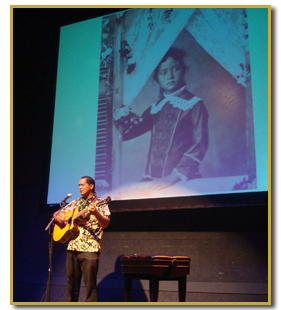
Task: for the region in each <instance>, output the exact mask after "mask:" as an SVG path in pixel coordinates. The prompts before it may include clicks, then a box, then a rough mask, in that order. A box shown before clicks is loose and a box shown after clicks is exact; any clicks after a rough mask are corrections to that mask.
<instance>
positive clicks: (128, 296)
mask: <svg viewBox="0 0 281 310" xmlns="http://www.w3.org/2000/svg"><path fill="white" fill-rule="evenodd" d="M124 280H125V283H124V284H125V301H126V302H127V301H130V299H131V291H132V279H131V278H129V277H127V276H126V275H125V279H124Z"/></svg>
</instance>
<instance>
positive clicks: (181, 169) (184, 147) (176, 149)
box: [114, 48, 208, 191]
mask: <svg viewBox="0 0 281 310" xmlns="http://www.w3.org/2000/svg"><path fill="white" fill-rule="evenodd" d="M184 57H185V51H184V50H182V49H178V48H170V49H169V50H168V52H167V53H166V54H165V56H164V57H163V58H162V60H161V61H160V63H159V65H158V66H157V67H156V69H155V71H154V75H153V78H154V80H155V81H156V82H157V83H158V85H159V86H160V99H159V100H158V101H157V102H155V103H153V104H152V105H151V106H150V107H149V108H147V109H146V110H145V111H144V112H143V114H142V115H141V116H137V115H136V114H135V113H133V112H132V111H131V109H130V108H129V107H126V106H122V107H120V108H119V109H117V110H116V111H115V112H114V120H115V123H116V125H117V126H118V127H119V128H120V130H121V133H122V137H123V141H126V140H130V139H133V138H135V137H137V136H140V135H142V134H144V133H146V132H148V131H150V132H151V140H150V148H149V153H148V160H147V165H146V171H145V175H144V176H143V178H142V179H141V181H150V183H149V186H148V188H147V190H150V191H153V190H160V189H163V188H166V187H168V186H171V185H173V184H175V183H177V182H178V181H180V180H183V181H187V180H190V179H194V178H198V177H200V174H199V165H200V163H201V161H202V159H203V158H204V156H205V154H206V151H207V147H208V112H207V110H206V107H205V105H204V103H203V102H202V100H201V99H200V98H198V97H196V96H194V95H193V94H191V93H190V92H189V91H188V90H187V89H186V82H185V79H184V76H185V73H186V71H187V67H186V66H185V64H184Z"/></svg>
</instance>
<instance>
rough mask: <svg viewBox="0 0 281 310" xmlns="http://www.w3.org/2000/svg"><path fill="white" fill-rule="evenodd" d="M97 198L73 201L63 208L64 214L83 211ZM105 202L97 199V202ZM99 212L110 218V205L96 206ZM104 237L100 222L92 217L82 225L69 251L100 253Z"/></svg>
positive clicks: (71, 241) (68, 247)
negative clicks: (75, 210) (76, 209)
mask: <svg viewBox="0 0 281 310" xmlns="http://www.w3.org/2000/svg"><path fill="white" fill-rule="evenodd" d="M95 198H96V196H95V195H94V196H92V197H90V198H88V199H87V200H85V199H84V198H82V197H81V198H78V199H75V200H73V201H71V202H70V203H69V204H67V205H66V206H65V207H64V208H63V210H62V211H63V212H70V211H72V210H73V209H75V208H78V210H79V211H80V210H83V209H84V208H85V207H86V206H88V205H89V204H90V203H91V202H93V200H94V199H95ZM101 200H103V199H102V198H97V199H96V202H98V201H101ZM96 208H97V209H98V211H99V212H100V213H101V214H102V215H103V216H105V217H107V218H109V217H110V211H109V208H108V204H106V203H104V204H101V205H98V206H96ZM102 235H103V228H102V227H101V226H100V224H99V222H98V220H97V219H96V217H95V216H94V215H90V218H89V219H87V220H85V221H83V222H82V223H80V225H79V227H78V231H77V234H76V235H74V236H73V237H72V239H71V240H70V241H69V243H68V245H67V250H69V251H79V252H100V250H101V238H102Z"/></svg>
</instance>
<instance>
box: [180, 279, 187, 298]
mask: <svg viewBox="0 0 281 310" xmlns="http://www.w3.org/2000/svg"><path fill="white" fill-rule="evenodd" d="M178 281H179V282H178V284H179V301H180V302H185V295H186V276H184V277H181V278H179V280H178Z"/></svg>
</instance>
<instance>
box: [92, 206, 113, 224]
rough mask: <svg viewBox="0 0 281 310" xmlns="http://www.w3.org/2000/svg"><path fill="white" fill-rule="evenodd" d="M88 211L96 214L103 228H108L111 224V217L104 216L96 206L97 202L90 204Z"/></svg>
mask: <svg viewBox="0 0 281 310" xmlns="http://www.w3.org/2000/svg"><path fill="white" fill-rule="evenodd" d="M88 211H89V213H90V214H92V215H94V216H95V217H96V219H97V220H98V222H99V224H100V225H101V227H102V228H106V227H107V226H108V224H109V221H110V220H109V218H107V217H105V216H103V215H102V214H101V213H100V212H99V210H98V209H97V208H96V206H95V203H92V204H89V207H88Z"/></svg>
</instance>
